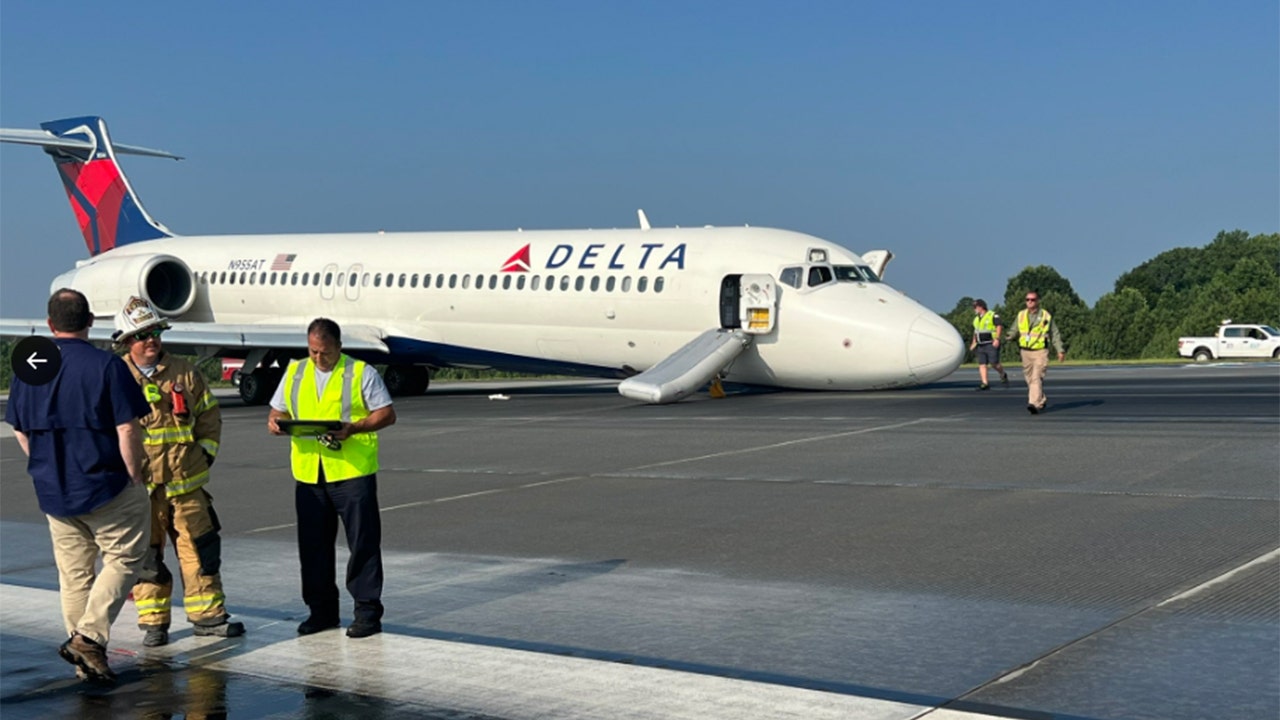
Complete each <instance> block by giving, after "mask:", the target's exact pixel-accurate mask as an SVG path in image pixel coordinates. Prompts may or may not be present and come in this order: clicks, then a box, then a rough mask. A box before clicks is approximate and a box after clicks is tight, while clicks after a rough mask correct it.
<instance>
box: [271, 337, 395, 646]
mask: <svg viewBox="0 0 1280 720" xmlns="http://www.w3.org/2000/svg"><path fill="white" fill-rule="evenodd" d="M307 355H308V357H307V358H306V359H305V360H294V361H293V362H291V363H289V367H288V368H287V369H285V372H284V377H283V378H282V379H281V381H280V385H279V386H278V387H277V388H276V392H275V396H274V397H273V398H272V399H271V412H270V414H269V415H268V416H267V430H268V431H270V432H271V434H273V435H285V434H288V433H286V432H285V431H284V430H283V429H282V428H281V427H280V424H279V421H281V420H287V419H296V420H325V421H338V422H340V423H341V427H340V428H339V429H337V430H333V431H330V432H328V433H325V434H324V435H321V436H316V435H292V436H290V464H291V465H292V469H293V478H294V480H295V481H296V482H294V508H295V510H296V512H297V516H298V559H299V561H300V564H301V566H302V600H303V602H305V603H306V604H307V607H308V608H309V609H310V611H311V614H310V615H309V616H308V617H307V619H306V620H304V621H303V622H302V623H301V624H300V625H298V634H300V635H310V634H312V633H316V632H320V631H322V630H328V629H330V628H336V627H338V626H339V625H340V624H341V621H340V619H339V608H338V602H339V595H338V586H337V585H336V584H335V577H334V562H335V554H334V547H333V536H334V533H335V532H336V531H337V529H338V521H339V520H341V521H342V526H343V528H345V529H346V533H347V549H348V550H350V551H351V557H350V559H349V560H348V561H347V578H346V581H347V582H346V584H347V591H348V592H350V593H351V597H352V598H353V599H354V600H355V619H354V620H353V621H352V623H351V625H350V626H348V627H347V637H353V638H362V637H368V636H370V635H375V634H377V633H380V632H382V613H383V607H382V518H381V516H380V515H379V510H378V435H377V433H378V431H379V430H382V429H383V428H386V427H388V426H390V425H393V424H395V421H396V411H395V408H393V407H392V405H391V395H390V394H389V393H388V392H387V386H386V385H385V384H383V382H382V378H381V377H380V376H379V375H378V372H377V371H376V370H374V369H373V368H372V367H371V366H369V365H367V364H365V363H364V362H362V361H360V360H356V359H355V358H352V357H349V356H347V355H344V354H343V353H342V330H341V329H340V328H339V327H338V324H337V323H335V322H334V321H332V320H329V319H328V318H316V319H315V320H313V321H312V322H311V324H310V325H309V326H308V327H307Z"/></svg>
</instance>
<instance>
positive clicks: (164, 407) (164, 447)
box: [124, 352, 222, 497]
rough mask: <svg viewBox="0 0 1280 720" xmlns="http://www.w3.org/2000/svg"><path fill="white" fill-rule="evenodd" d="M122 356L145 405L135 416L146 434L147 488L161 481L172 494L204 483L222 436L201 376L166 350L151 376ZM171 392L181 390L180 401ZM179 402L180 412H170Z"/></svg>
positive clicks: (216, 412)
mask: <svg viewBox="0 0 1280 720" xmlns="http://www.w3.org/2000/svg"><path fill="white" fill-rule="evenodd" d="M124 361H125V364H126V365H128V366H129V371H130V372H132V373H133V377H134V379H136V380H137V381H138V385H139V386H140V387H141V388H142V394H143V395H144V396H145V397H146V398H147V402H149V403H150V404H151V414H150V415H147V416H146V417H144V418H142V419H141V423H142V428H143V430H144V431H145V433H146V434H145V435H144V436H143V441H142V442H143V445H145V446H146V450H147V472H146V477H147V492H151V491H152V490H154V489H155V488H156V486H158V485H164V486H165V496H166V497H175V496H178V495H185V494H187V493H189V492H191V491H192V490H195V489H197V488H200V487H202V486H204V484H205V483H207V482H209V465H210V464H211V463H212V462H213V458H214V457H216V456H217V454H218V443H219V441H220V440H221V438H222V413H221V411H219V410H218V401H217V400H216V399H214V397H213V393H212V392H210V391H209V386H208V384H207V383H205V380H204V376H202V375H201V374H200V371H199V370H197V369H196V367H195V366H194V365H192V364H191V363H189V362H187V361H186V360H183V359H182V358H180V357H177V356H175V355H171V354H170V353H167V352H162V353H161V354H160V360H159V362H158V363H156V371H155V372H154V373H152V374H151V377H147V376H146V375H143V374H142V371H140V370H138V366H137V365H135V364H134V362H133V358H131V357H130V356H129V355H128V354H126V355H125V356H124ZM175 393H176V394H178V395H181V400H180V401H175V397H174V395H175ZM182 405H185V409H186V411H187V412H186V414H178V413H176V412H175V409H181V406H182ZM206 454H207V455H206Z"/></svg>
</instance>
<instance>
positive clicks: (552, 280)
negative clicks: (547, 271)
mask: <svg viewBox="0 0 1280 720" xmlns="http://www.w3.org/2000/svg"><path fill="white" fill-rule="evenodd" d="M544 284H545V285H546V286H547V291H548V292H550V291H552V290H555V289H556V276H555V275H548V276H547V280H546V282H545V283H544Z"/></svg>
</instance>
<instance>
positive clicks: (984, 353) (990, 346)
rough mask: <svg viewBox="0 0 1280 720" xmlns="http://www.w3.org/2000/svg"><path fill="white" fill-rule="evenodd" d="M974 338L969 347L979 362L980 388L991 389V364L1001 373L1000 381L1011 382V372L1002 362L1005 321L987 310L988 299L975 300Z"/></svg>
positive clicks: (1006, 383)
mask: <svg viewBox="0 0 1280 720" xmlns="http://www.w3.org/2000/svg"><path fill="white" fill-rule="evenodd" d="M973 312H974V317H973V339H972V340H970V341H969V349H970V350H972V351H973V359H974V360H975V361H977V363H978V377H979V378H981V380H982V383H981V384H980V385H978V389H979V390H990V389H991V386H990V385H989V384H987V366H988V365H990V366H991V367H992V368H994V369H995V371H996V372H998V373H1000V382H1001V383H1003V384H1005V385H1008V384H1009V373H1007V372H1005V371H1004V365H1001V364H1000V336H1001V335H1003V334H1004V322H1003V321H1001V320H1000V316H999V315H997V314H995V313H993V312H990V311H988V310H987V301H986V300H982V299H981V298H979V299H978V300H974V301H973Z"/></svg>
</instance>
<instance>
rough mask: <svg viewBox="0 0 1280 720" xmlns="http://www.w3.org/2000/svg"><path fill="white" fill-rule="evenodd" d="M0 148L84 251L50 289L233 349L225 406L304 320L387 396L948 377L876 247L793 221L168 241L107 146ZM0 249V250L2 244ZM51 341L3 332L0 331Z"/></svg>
mask: <svg viewBox="0 0 1280 720" xmlns="http://www.w3.org/2000/svg"><path fill="white" fill-rule="evenodd" d="M41 128H42V129H41V130H12V129H0V141H5V142H14V143H22V144H28V145H36V146H39V147H41V148H43V149H44V150H45V152H47V153H48V154H49V155H51V156H52V157H53V161H54V164H55V165H56V166H57V169H58V173H59V175H60V176H61V177H62V182H63V185H64V186H65V188H66V192H67V196H68V197H69V198H70V200H71V206H72V209H73V210H74V211H75V215H76V219H77V221H78V222H79V224H80V229H81V231H82V233H83V234H84V239H85V243H86V244H87V245H88V249H89V255H90V257H89V258H88V259H87V260H82V261H80V262H78V263H77V264H76V266H75V268H73V269H71V270H68V271H67V272H65V273H63V274H61V275H59V276H58V277H56V278H55V279H54V280H53V282H52V284H51V286H50V288H51V290H52V289H57V288H61V287H70V288H75V289H77V290H80V291H81V292H83V293H84V294H85V295H86V296H87V297H88V299H89V302H90V305H91V307H92V310H93V313H94V315H95V317H97V318H99V322H98V323H96V324H95V327H94V331H93V334H92V335H91V339H93V340H98V341H106V340H109V338H110V333H111V322H110V320H111V318H113V317H114V315H115V314H116V313H117V312H119V310H120V309H121V307H123V305H124V304H125V302H126V301H127V300H128V299H129V298H130V297H131V296H135V295H136V296H141V297H143V298H146V299H147V300H149V301H150V302H151V303H152V304H153V305H154V306H155V307H156V308H157V309H158V310H159V311H160V312H162V313H163V314H165V315H166V316H167V317H168V318H169V319H170V322H171V324H172V329H171V330H170V331H169V332H168V333H166V336H165V345H166V346H167V347H168V348H170V349H173V350H177V351H180V352H193V353H196V354H198V355H200V356H203V357H216V356H223V357H240V358H245V365H244V369H243V371H242V376H241V377H242V380H241V383H240V394H241V396H242V398H243V399H244V401H245V402H246V403H248V404H258V403H263V402H266V400H267V399H269V397H270V394H271V393H272V391H273V390H274V389H275V386H276V384H277V383H278V381H279V378H280V374H281V372H282V370H281V367H283V366H284V365H285V364H286V362H287V361H288V359H290V358H293V357H302V356H304V355H305V354H306V337H305V328H306V326H307V324H308V323H309V322H310V321H311V320H312V319H313V318H316V317H319V316H324V317H328V318H332V319H333V320H335V321H337V322H338V323H339V324H340V325H341V327H342V333H343V335H342V341H343V348H344V350H345V351H346V352H347V353H349V354H350V355H353V356H355V357H358V358H361V359H364V360H365V361H367V362H371V363H377V364H385V365H387V369H386V372H385V373H384V378H385V380H386V382H387V385H388V387H389V389H390V390H391V391H392V392H393V393H394V394H397V395H405V394H415V393H421V392H423V391H424V390H425V389H426V387H427V384H428V382H429V379H430V371H431V370H432V369H434V368H442V367H462V368H494V369H499V370H509V371H514V372H524V373H550V374H564V375H577V376H592V377H610V378H623V379H624V380H623V382H622V383H620V385H619V391H620V392H622V394H623V395H625V396H627V397H629V398H633V399H636V400H639V401H643V402H650V403H666V402H673V401H676V400H679V399H681V398H683V397H686V396H687V395H689V394H690V393H692V392H696V391H697V390H698V389H699V388H701V387H704V386H706V385H707V383H709V382H710V383H713V384H714V383H716V382H718V381H720V380H723V381H727V382H733V383H742V384H748V385H763V386H773V387H780V388H796V389H806V390H871V389H883V388H900V387H908V386H912V385H919V384H923V383H929V382H932V381H935V380H938V379H940V378H943V377H946V376H947V375H949V374H950V373H952V372H953V371H954V370H955V369H956V368H957V367H959V366H960V363H961V360H962V359H963V357H964V343H963V341H962V340H961V338H960V336H959V334H958V333H957V332H956V331H955V329H954V328H952V326H951V325H950V324H949V323H948V322H947V321H946V320H944V319H942V318H941V317H939V316H938V315H936V314H935V313H933V312H931V311H930V310H928V309H927V308H925V307H923V306H922V305H920V304H919V303H917V302H915V301H914V300H912V299H910V298H909V297H907V296H906V295H904V294H903V293H901V292H899V291H898V290H895V289H894V288H892V287H890V286H889V285H887V284H886V283H884V282H883V281H882V280H881V277H882V276H883V274H884V267H885V265H886V264H887V263H888V261H889V259H890V258H891V257H892V254H891V253H889V252H888V251H884V250H880V251H873V252H869V253H866V254H863V255H859V254H857V253H854V252H852V251H850V250H848V249H846V248H844V247H842V246H840V245H836V244H835V243H832V242H828V241H826V240H822V239H820V238H817V237H813V236H811V235H805V234H802V233H798V232H792V231H788V230H777V229H770V228H762V227H704V228H656V227H650V225H649V223H648V220H647V219H646V217H645V215H644V212H643V211H640V212H639V225H640V227H639V228H636V229H616V230H539V231H520V230H515V231H505V232H421V233H420V232H402V233H382V232H377V233H348V234H288V235H220V236H178V235H176V234H175V233H173V232H171V231H170V230H169V229H168V228H167V227H165V226H164V225H162V224H160V223H159V222H157V221H155V220H154V219H152V217H151V216H150V215H149V214H148V213H147V211H146V210H145V209H143V206H142V203H141V202H139V200H138V197H137V195H136V194H135V193H134V190H133V187H132V186H131V185H130V183H129V181H128V179H127V178H126V177H125V175H124V173H123V172H122V171H121V169H120V165H119V163H118V162H117V155H119V154H135V155H145V156H152V157H164V158H173V159H180V158H178V157H177V156H175V155H171V154H169V153H167V152H164V151H160V150H151V149H148V148H144V147H137V146H131V145H122V144H113V143H112V142H111V138H110V136H109V135H108V133H107V126H106V123H105V122H104V121H103V120H102V119H101V118H98V117H78V118H69V119H65V120H56V121H52V122H47V123H42V124H41ZM7 240H8V241H9V242H13V241H14V239H12V238H9V239H7ZM44 332H47V327H46V325H45V323H44V321H43V320H40V321H32V320H0V335H3V336H5V337H11V338H13V337H23V336H28V335H32V334H40V333H44Z"/></svg>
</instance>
